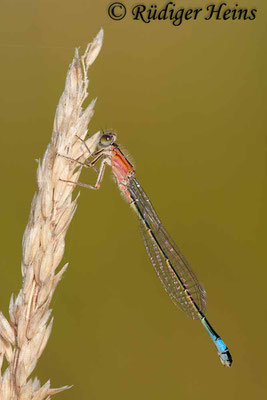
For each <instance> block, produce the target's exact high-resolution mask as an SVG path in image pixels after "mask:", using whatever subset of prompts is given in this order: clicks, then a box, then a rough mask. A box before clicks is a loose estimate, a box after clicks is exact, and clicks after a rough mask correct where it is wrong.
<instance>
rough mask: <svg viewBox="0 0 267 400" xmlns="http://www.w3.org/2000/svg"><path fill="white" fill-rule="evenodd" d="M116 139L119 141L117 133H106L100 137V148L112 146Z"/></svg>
mask: <svg viewBox="0 0 267 400" xmlns="http://www.w3.org/2000/svg"><path fill="white" fill-rule="evenodd" d="M116 139H117V136H116V135H115V133H113V132H105V133H103V135H102V136H101V137H100V140H99V146H100V147H108V146H110V145H112V144H113V143H114V142H115V140H116Z"/></svg>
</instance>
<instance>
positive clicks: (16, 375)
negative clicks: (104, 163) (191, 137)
mask: <svg viewBox="0 0 267 400" xmlns="http://www.w3.org/2000/svg"><path fill="white" fill-rule="evenodd" d="M102 41H103V30H101V31H100V32H99V33H98V35H97V36H96V38H95V39H94V40H93V42H92V43H90V44H89V45H88V47H87V49H86V51H85V53H84V55H83V56H82V57H80V56H79V53H78V50H76V52H75V56H74V59H73V61H72V63H71V65H70V67H69V71H68V74H67V78H66V84H65V89H64V92H63V94H62V96H61V98H60V101H59V104H58V107H57V110H56V115H55V121H54V129H53V134H52V138H51V142H50V143H49V145H48V147H47V150H46V152H45V154H44V157H43V160H42V161H41V162H39V165H38V169H37V185H38V190H37V193H35V195H34V198H33V201H32V205H31V211H30V217H29V222H28V225H27V227H26V230H25V233H24V236H23V256H22V277H23V283H22V288H21V290H20V292H19V294H18V295H17V296H16V297H15V296H13V295H12V296H11V300H10V306H9V317H10V319H9V320H8V319H7V318H5V317H4V315H3V314H2V313H0V400H11V399H12V400H13V399H14V400H18V399H19V400H28V399H32V400H41V399H48V398H50V396H51V395H53V394H55V393H57V392H60V391H62V390H64V389H67V388H68V386H63V387H61V388H58V389H52V388H51V387H50V381H49V380H48V381H47V382H46V383H45V384H44V385H43V386H41V385H40V382H39V380H38V379H37V378H34V379H33V378H31V375H32V373H33V370H34V368H35V366H36V363H37V361H38V359H39V358H40V356H41V354H42V352H43V350H44V348H45V346H46V343H47V341H48V338H49V336H50V333H51V329H52V324H53V318H51V309H49V305H50V302H51V299H52V296H53V293H54V291H55V288H56V286H57V284H58V282H59V281H60V279H61V277H62V275H63V273H64V272H65V270H66V268H67V265H65V266H64V267H63V268H61V270H59V271H56V270H57V267H58V266H59V264H60V262H61V260H62V257H63V253H64V247H65V235H66V232H67V229H68V227H69V224H70V222H71V220H72V217H73V215H74V213H75V210H76V207H77V198H75V199H74V200H73V199H72V192H73V190H74V188H75V185H72V184H69V183H66V182H63V181H61V180H60V179H63V180H67V181H68V180H69V181H74V182H76V181H77V180H78V177H79V175H80V172H81V168H82V167H81V166H80V165H79V164H77V163H76V162H73V161H71V159H78V160H79V161H80V162H83V161H85V160H86V159H87V158H88V156H89V152H88V150H89V151H90V152H93V151H94V150H95V148H96V144H97V141H98V138H99V133H96V134H95V135H93V136H92V137H91V138H89V139H87V140H86V144H87V147H86V145H85V144H84V142H83V141H82V140H80V139H79V138H81V139H83V140H84V139H85V138H86V135H87V126H88V123H89V121H90V119H91V118H92V115H93V112H94V111H93V108H94V103H95V101H92V102H91V104H90V105H89V106H88V107H87V108H85V110H83V108H82V105H83V102H84V100H85V99H86V97H87V95H88V93H87V88H88V79H87V70H88V68H89V67H90V65H91V64H92V63H93V62H94V60H95V59H96V57H97V55H98V53H99V51H100V49H101V46H102ZM62 155H64V156H66V157H62ZM67 157H68V158H67ZM77 167H78V170H77ZM4 357H5V358H6V361H7V367H6V369H5V371H3V374H2V375H1V367H2V362H3V358H4ZM54 362H56V360H54Z"/></svg>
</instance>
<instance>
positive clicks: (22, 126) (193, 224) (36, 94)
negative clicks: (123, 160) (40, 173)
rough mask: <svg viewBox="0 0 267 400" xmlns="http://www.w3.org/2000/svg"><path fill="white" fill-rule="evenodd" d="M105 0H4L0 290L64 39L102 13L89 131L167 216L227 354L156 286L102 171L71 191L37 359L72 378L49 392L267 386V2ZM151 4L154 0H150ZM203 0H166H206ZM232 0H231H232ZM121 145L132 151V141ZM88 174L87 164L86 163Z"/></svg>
mask: <svg viewBox="0 0 267 400" xmlns="http://www.w3.org/2000/svg"><path fill="white" fill-rule="evenodd" d="M108 4H109V3H108V2H107V1H103V0H101V1H98V2H94V1H93V0H76V1H70V0H64V1H63V0H60V1H52V0H42V1H41V0H39V1H33V0H31V1H29V0H28V1H23V2H21V1H18V0H13V1H7V0H6V1H2V2H1V5H0V30H1V35H0V51H1V64H0V85H1V92H0V98H1V109H0V123H1V150H2V152H1V158H0V162H1V171H2V173H1V185H2V196H1V207H0V210H1V217H0V218H1V243H2V246H1V258H0V262H1V264H0V276H1V278H0V279H1V283H2V284H1V295H0V309H1V310H3V311H4V313H5V314H7V308H8V303H9V298H10V295H11V293H12V292H15V293H17V292H18V290H19V288H20V286H21V273H20V259H21V239H22V234H23V231H24V228H25V225H26V223H27V219H28V214H29V208H30V203H31V199H32V197H33V194H34V191H35V190H36V183H35V173H36V162H35V159H37V158H40V157H42V155H43V153H44V151H45V148H46V146H47V144H48V142H49V140H50V136H51V131H52V124H53V118H54V113H55V109H56V105H57V102H58V99H59V97H60V95H61V93H62V90H63V87H64V80H65V75H66V71H67V68H68V65H69V63H70V62H71V59H72V56H73V53H74V48H75V46H81V48H82V50H83V49H84V48H85V45H86V43H87V42H89V41H90V40H92V38H93V37H94V36H95V35H96V33H97V32H98V31H99V29H100V27H101V26H102V27H103V28H104V31H105V39H104V46H103V49H102V51H101V53H100V56H99V57H98V59H97V61H96V62H95V63H94V65H93V66H92V68H91V70H90V72H89V78H90V87H89V89H90V99H92V98H94V97H97V98H98V100H97V104H96V113H95V116H94V118H93V120H92V122H91V124H90V126H89V130H90V133H94V132H96V131H97V130H99V129H106V128H112V129H114V130H116V132H117V133H118V136H119V138H118V142H119V143H121V145H122V147H123V148H124V146H125V148H126V149H127V150H128V151H129V153H130V155H131V156H132V158H131V160H133V162H134V164H135V165H136V170H137V177H138V178H139V180H140V182H141V184H142V185H143V187H144V188H145V190H146V191H147V193H148V194H149V196H150V197H151V199H152V201H153V204H154V206H155V208H156V210H157V211H158V213H159V215H160V216H161V218H162V220H163V221H164V223H165V225H166V227H167V229H168V230H169V232H170V233H171V234H172V236H173V237H174V239H175V240H176V241H177V243H178V245H179V246H180V248H181V249H182V250H183V253H184V254H185V255H186V256H187V258H188V260H189V261H190V263H191V264H192V265H193V267H194V270H195V271H196V273H197V274H198V276H199V277H200V278H201V281H202V283H203V284H204V286H205V288H206V290H207V293H208V307H207V316H208V318H209V320H210V321H211V323H212V324H214V327H215V329H216V330H218V332H219V333H220V334H221V336H222V338H223V339H224V340H225V342H226V343H227V345H228V346H229V348H230V349H231V351H232V355H233V358H234V363H233V367H232V368H231V369H226V368H224V367H223V366H222V365H221V364H220V362H219V360H218V358H217V355H216V351H215V348H214V346H213V344H212V343H211V341H210V339H209V338H208V335H207V334H206V333H205V331H204V329H203V328H202V327H201V324H200V323H199V322H197V321H191V320H190V319H188V318H187V317H186V316H185V315H184V314H183V313H182V312H180V310H177V309H176V308H175V307H174V305H173V304H172V302H171V300H170V299H169V298H168V296H167V295H166V294H165V293H164V290H163V289H162V287H161V284H160V282H159V281H158V279H157V277H156V274H155V272H154V270H153V267H152V265H151V264H150V263H149V260H148V257H147V255H146V253H145V249H144V248H143V244H142V241H141V238H140V235H139V232H138V224H137V221H136V219H135V216H134V214H133V213H132V212H131V211H130V210H129V207H128V205H127V204H126V202H124V201H123V200H122V198H121V196H120V194H119V192H118V189H117V188H116V186H115V184H114V182H113V181H112V179H110V170H107V171H106V176H105V179H104V182H103V185H102V187H101V190H100V191H99V192H93V191H90V190H86V189H82V190H81V192H82V193H81V196H80V199H79V206H78V210H77V213H76V215H75V218H74V220H73V222H72V224H71V227H70V230H69V232H68V235H67V246H66V252H65V256H64V260H63V261H65V262H67V261H70V266H69V269H68V271H67V272H66V274H65V277H64V279H63V280H62V282H61V284H60V285H59V287H58V289H57V291H56V293H55V296H54V299H53V302H52V306H53V314H54V316H55V322H54V328H53V332H52V336H51V338H50V341H49V343H48V346H47V348H46V350H45V352H44V354H43V356H42V358H41V359H40V362H39V364H38V367H37V369H36V371H35V374H37V375H38V376H39V377H40V378H41V380H42V382H43V383H44V382H45V381H46V380H47V379H49V378H50V379H51V381H52V385H53V386H54V387H55V386H61V385H65V384H73V385H74V387H73V388H72V389H71V390H69V391H67V392H64V393H62V394H59V395H57V397H56V398H58V399H62V400H63V399H65V400H68V399H78V398H79V399H97V400H100V399H106V398H109V399H116V400H122V399H130V400H132V399H136V398H138V399H142V400H144V399H155V400H164V399H181V400H191V399H192V400H195V399H201V400H202V399H214V398H216V399H220V400H221V399H224V398H225V397H227V398H228V399H229V400H233V399H236V398H242V399H250V398H251V397H253V398H255V399H264V398H266V397H265V396H266V357H267V349H266V328H267V321H266V295H265V293H266V279H267V270H266V258H267V257H266V211H265V209H266V181H267V176H266V161H267V156H266V123H267V121H266V115H267V114H266V86H267V79H266V60H267V57H266V40H267V25H266V11H267V6H266V4H264V2H260V0H254V2H253V4H251V2H250V1H248V0H243V1H240V2H239V5H240V6H242V7H248V8H253V7H255V8H258V14H257V18H256V20H255V21H215V20H212V21H204V20H203V18H199V19H198V20H197V21H187V22H184V23H183V24H182V25H181V26H180V27H174V26H172V24H171V22H170V21H155V22H152V23H150V24H144V23H142V22H138V21H133V20H132V18H131V12H130V6H131V5H133V4H134V3H133V2H131V1H125V2H124V4H125V5H126V6H127V7H128V13H127V16H126V17H125V19H124V20H122V21H112V20H111V19H110V18H109V17H108V15H107V7H108ZM157 4H161V5H163V4H165V3H160V2H158V3H157ZM207 4H209V2H205V1H202V0H192V1H191V2H188V1H186V0H184V1H179V3H178V2H177V4H176V6H177V7H178V6H185V7H190V6H193V7H204V6H205V5H207ZM228 4H229V5H230V6H234V5H235V4H236V3H235V2H228ZM127 154H128V153H127ZM82 180H83V181H84V182H88V183H90V182H94V181H95V173H94V171H89V172H88V171H87V170H86V171H84V172H83V174H82Z"/></svg>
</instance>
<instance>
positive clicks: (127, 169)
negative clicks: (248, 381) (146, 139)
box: [76, 133, 232, 367]
mask: <svg viewBox="0 0 267 400" xmlns="http://www.w3.org/2000/svg"><path fill="white" fill-rule="evenodd" d="M115 140H116V135H115V134H114V133H103V134H102V136H101V137H100V140H99V144H98V150H97V151H96V152H95V153H94V154H93V155H92V156H93V157H94V158H93V159H92V161H91V162H90V163H89V166H90V167H93V166H95V164H96V162H98V161H100V160H102V162H101V164H100V168H99V172H98V177H97V181H96V184H95V185H94V186H91V185H87V184H84V183H81V182H78V183H76V184H78V185H81V186H84V187H89V188H92V189H98V188H99V187H100V184H101V181H102V179H103V175H104V170H105V166H106V165H110V166H111V168H112V173H113V175H114V177H115V179H116V182H117V184H118V187H119V189H120V191H121V192H122V194H123V195H124V197H125V199H126V201H127V202H128V203H129V204H130V206H131V207H132V208H133V209H134V211H135V212H136V213H137V215H138V217H139V224H140V229H141V233H142V238H143V241H144V244H145V248H146V250H147V253H148V256H149V258H150V260H151V262H152V264H153V266H154V268H155V270H156V273H157V275H158V277H159V279H160V281H161V283H162V285H163V286H164V289H165V290H166V292H167V293H168V295H169V296H170V298H171V299H172V301H173V302H174V304H175V305H177V306H180V307H181V308H182V310H183V311H185V312H186V314H187V315H188V316H189V317H190V318H192V319H199V320H200V321H201V323H202V324H203V326H204V327H205V328H206V330H207V332H208V334H209V335H210V337H211V339H212V341H213V343H214V344H215V346H216V349H217V352H218V355H219V358H220V360H221V362H222V364H223V365H225V366H227V367H230V366H231V365H232V357H231V354H230V352H229V350H228V348H227V346H226V345H225V344H224V342H223V341H222V339H221V338H220V336H219V335H218V334H217V333H216V332H215V330H214V329H213V328H212V326H211V325H210V323H209V322H208V320H207V318H206V317H205V308H206V292H205V289H204V288H203V286H202V285H201V283H200V282H199V280H198V278H197V276H196V275H195V273H194V272H193V270H192V269H191V267H190V266H189V264H188V262H187V260H186V259H185V257H184V256H183V255H182V253H181V252H180V250H179V249H178V247H177V246H176V244H175V243H174V241H173V240H172V238H171V237H170V235H169V234H168V233H167V232H166V230H165V229H164V227H163V225H162V223H161V221H160V219H159V217H158V216H157V214H156V212H155V210H154V208H153V206H152V204H151V202H150V200H149V198H148V197H147V195H146V193H145V192H144V190H143V189H142V187H141V186H140V184H139V183H138V181H137V179H136V178H135V170H134V168H133V166H132V164H131V163H130V162H129V161H128V160H127V158H126V157H125V156H124V155H123V153H122V151H121V150H120V148H119V146H118V145H117V144H116V143H115ZM87 166H88V165H87Z"/></svg>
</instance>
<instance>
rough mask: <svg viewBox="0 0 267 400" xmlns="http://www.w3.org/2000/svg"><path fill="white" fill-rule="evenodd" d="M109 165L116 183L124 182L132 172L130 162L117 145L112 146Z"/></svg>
mask: <svg viewBox="0 0 267 400" xmlns="http://www.w3.org/2000/svg"><path fill="white" fill-rule="evenodd" d="M111 167H112V172H113V174H114V175H115V177H116V179H117V182H118V184H126V183H127V180H128V178H129V176H131V175H133V174H134V169H133V166H132V164H130V163H129V161H128V160H127V158H125V157H124V155H123V153H122V152H121V150H120V149H119V148H118V147H114V149H113V151H112V155H111Z"/></svg>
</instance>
